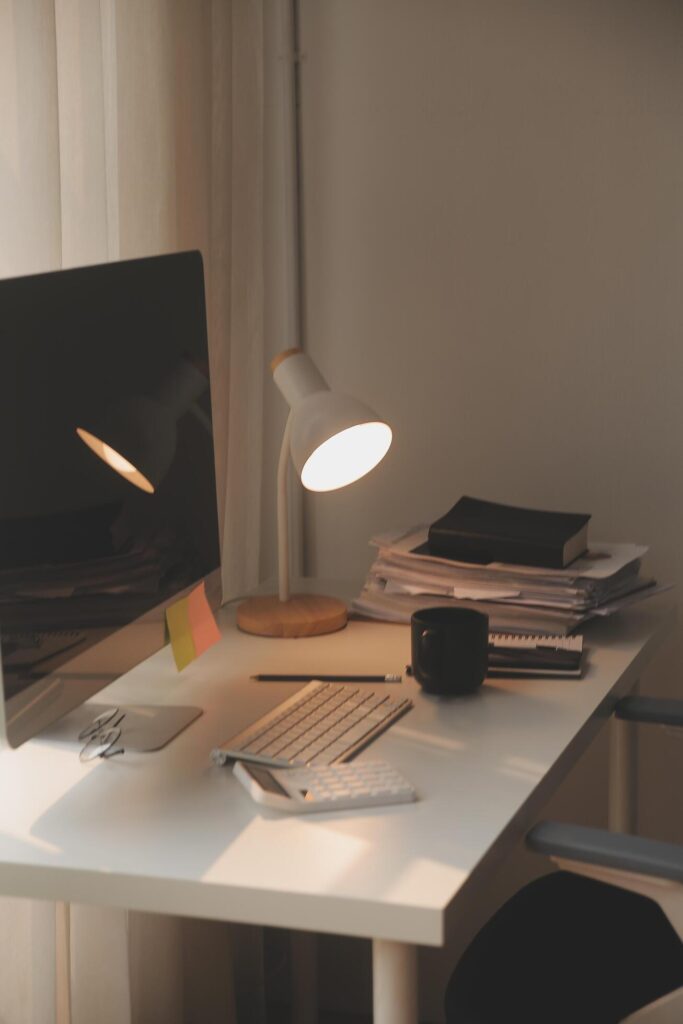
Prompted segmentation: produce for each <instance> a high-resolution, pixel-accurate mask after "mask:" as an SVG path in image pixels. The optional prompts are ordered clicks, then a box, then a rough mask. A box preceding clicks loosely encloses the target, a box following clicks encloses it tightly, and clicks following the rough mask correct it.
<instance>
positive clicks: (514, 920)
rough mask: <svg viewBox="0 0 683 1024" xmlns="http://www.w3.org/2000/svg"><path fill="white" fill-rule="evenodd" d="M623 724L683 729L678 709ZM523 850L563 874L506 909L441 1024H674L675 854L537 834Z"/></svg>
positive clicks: (470, 957) (678, 1014)
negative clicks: (547, 861)
mask: <svg viewBox="0 0 683 1024" xmlns="http://www.w3.org/2000/svg"><path fill="white" fill-rule="evenodd" d="M620 711H621V716H622V717H628V718H630V720H632V721H635V720H640V721H650V722H660V723H663V724H667V725H683V701H676V702H673V701H662V702H656V701H653V700H652V699H646V698H628V699H627V700H625V701H623V702H621V705H620ZM527 843H528V845H529V846H530V847H531V848H532V849H534V850H536V851H537V852H539V853H542V854H545V855H546V856H549V857H550V858H551V859H552V860H553V861H554V862H555V863H557V864H558V865H559V866H560V867H561V868H562V870H560V871H557V872H555V873H553V874H550V875H546V876H545V877H543V878H539V879H536V881H534V882H531V883H530V884H529V885H527V886H525V887H524V888H523V889H522V890H521V891H520V892H518V893H516V895H515V896H513V897H512V899H510V900H508V902H507V903H506V904H504V906H502V907H501V908H500V909H499V910H498V912H497V913H496V914H494V916H493V917H492V918H491V919H490V921H488V923H487V924H486V925H485V926H484V927H483V928H482V930H481V931H480V932H479V934H478V935H477V936H476V938H475V939H474V940H473V942H472V943H471V944H470V946H469V947H468V948H467V950H466V951H465V953H464V954H463V956H462V957H461V959H460V961H459V963H458V965H457V967H456V968H455V971H454V972H453V975H452V976H451V980H450V983H449V985H448V990H447V993H446V1020H447V1022H448V1024H625V1022H626V1021H628V1024H636V1021H637V1022H638V1024H641V1022H642V1024H683V847H680V846H674V845H672V844H670V843H660V842H657V841H655V840H650V839H643V838H641V837H638V836H628V835H620V834H615V833H612V832H607V831H604V830H602V829H592V828H584V827H580V826H576V825H563V824H559V823H554V822H542V823H541V824H539V825H537V826H536V827H535V828H533V829H532V830H531V832H530V833H529V835H528V836H527Z"/></svg>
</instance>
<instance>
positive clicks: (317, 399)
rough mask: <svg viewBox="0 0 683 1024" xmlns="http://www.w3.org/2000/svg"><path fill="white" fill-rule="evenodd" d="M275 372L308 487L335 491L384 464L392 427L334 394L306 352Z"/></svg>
mask: <svg viewBox="0 0 683 1024" xmlns="http://www.w3.org/2000/svg"><path fill="white" fill-rule="evenodd" d="M273 373H274V377H275V382H276V383H277V385H278V387H279V388H280V390H281V391H282V393H283V394H284V396H285V398H286V399H287V400H288V402H289V404H290V406H291V413H290V417H291V419H290V429H291V435H290V448H291V453H292V461H293V462H294V465H295V467H296V469H297V472H298V473H299V476H300V477H301V482H302V483H303V485H304V487H306V488H307V489H308V490H310V491H333V490H336V489H337V488H339V487H345V486H346V485H347V484H350V483H353V482H354V480H359V479H360V478H361V477H363V476H365V474H366V473H369V472H370V470H371V469H373V468H374V467H375V466H376V465H377V464H378V463H379V462H381V460H382V459H383V458H384V456H385V455H386V453H387V451H388V450H389V447H390V445H391V437H392V434H391V427H390V426H389V425H388V424H387V423H385V421H384V420H382V419H381V418H380V417H379V416H378V415H377V414H376V413H375V412H374V411H373V410H372V409H371V408H370V407H369V406H367V405H366V404H365V403H364V402H361V401H359V400H358V399H356V398H352V397H351V396H350V395H344V394H340V393H338V392H335V391H330V389H329V387H328V385H327V383H326V381H325V379H324V377H323V376H322V374H320V372H319V371H318V369H317V368H316V366H315V365H314V364H313V362H312V361H311V360H310V358H309V357H308V356H307V355H306V354H305V353H304V352H302V351H301V350H300V349H290V350H289V351H288V352H283V353H282V354H281V355H280V356H278V357H277V358H276V360H274V363H273Z"/></svg>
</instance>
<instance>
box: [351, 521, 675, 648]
mask: <svg viewBox="0 0 683 1024" xmlns="http://www.w3.org/2000/svg"><path fill="white" fill-rule="evenodd" d="M427 530H428V527H427V526H418V527H413V528H411V529H409V530H396V531H392V532H390V533H385V534H381V535H379V536H377V537H374V538H373V539H372V541H371V544H373V545H375V546H376V547H377V548H378V549H379V550H378V554H377V558H376V559H375V561H374V563H373V565H372V567H371V569H370V572H369V574H368V578H367V580H366V583H365V586H364V588H363V590H362V592H361V594H360V595H359V596H358V597H357V598H356V600H355V601H354V602H353V604H352V609H353V611H355V612H356V613H358V614H361V615H365V616H368V617H370V618H377V619H384V620H388V621H390V622H409V621H410V617H411V615H412V613H413V612H414V611H417V610H418V609H419V608H426V607H429V606H431V605H453V606H455V607H464V608H475V609H476V610H478V611H483V612H485V613H486V614H487V615H488V616H489V627H490V629H492V630H497V631H507V632H527V631H533V632H538V633H559V634H567V633H570V632H571V631H572V630H573V629H576V628H577V627H578V626H579V625H581V623H583V622H585V621H587V620H588V619H590V618H593V617H594V616H604V615H610V614H612V613H613V612H615V611H617V610H619V609H620V608H623V607H625V606H626V605H628V604H631V603H633V602H634V601H638V600H641V599H642V598H643V597H647V596H650V595H652V594H655V593H659V592H661V591H662V590H666V589H668V588H667V587H661V586H657V585H656V583H655V580H653V579H652V578H650V577H647V576H642V575H641V571H640V570H641V559H642V557H643V556H644V555H645V554H646V552H647V548H646V547H642V546H639V545H637V544H607V543H595V544H592V545H591V549H590V550H589V551H588V552H587V553H586V554H585V555H584V556H582V557H581V558H577V559H576V560H575V561H574V562H572V564H571V565H569V566H567V567H566V568H565V569H542V568H538V567H535V566H529V565H507V564H504V563H502V562H490V563H488V564H487V565H478V564H474V563H471V562H455V561H451V560H450V559H447V558H439V557H437V556H434V555H430V554H429V553H428V549H427Z"/></svg>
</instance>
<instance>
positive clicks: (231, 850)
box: [201, 811, 374, 893]
mask: <svg viewBox="0 0 683 1024" xmlns="http://www.w3.org/2000/svg"><path fill="white" fill-rule="evenodd" d="M271 813H272V814H273V815H275V813H276V812H271ZM338 814H343V815H344V816H345V818H347V819H348V817H349V812H348V811H344V812H338ZM314 817H315V819H316V820H315V821H303V820H302V819H301V817H297V816H296V815H293V816H292V817H291V818H289V817H288V818H283V817H281V816H278V817H275V816H273V817H266V816H265V815H263V816H259V817H258V818H254V819H253V820H252V821H250V822H249V823H248V824H247V825H246V827H245V828H243V829H242V831H241V832H240V833H239V835H238V836H236V837H235V839H234V840H233V841H232V842H231V844H230V846H229V847H228V848H227V849H225V850H224V851H223V852H222V853H221V854H220V856H219V857H217V858H216V860H215V861H214V862H213V864H211V866H210V867H208V868H207V869H206V870H205V871H204V873H203V874H202V876H201V877H202V880H203V881H206V882H211V881H213V880H214V879H215V880H217V881H218V880H220V878H221V877H222V876H224V874H225V872H226V870H229V872H230V874H231V876H232V877H239V876H240V875H242V874H243V875H244V876H246V877H249V878H250V879H253V877H254V871H255V870H257V871H258V870H259V869H262V871H263V878H264V880H265V879H268V878H269V877H270V873H271V872H272V869H273V866H274V865H278V866H281V865H282V864H289V865H290V866H291V876H292V877H291V879H290V884H291V885H292V886H293V887H294V888H298V887H299V882H301V888H302V889H305V890H307V889H309V887H310V884H311V880H312V879H315V885H316V888H317V889H318V890H319V891H321V892H326V891H329V892H332V893H334V891H335V886H336V884H337V882H338V881H339V880H340V879H342V878H344V877H345V876H346V875H347V874H348V872H349V870H350V869H352V868H355V867H357V866H358V865H359V864H360V863H362V862H363V861H364V860H365V859H366V858H368V857H374V854H373V844H372V843H371V842H370V841H369V840H367V839H361V838H359V837H358V836H355V835H349V834H345V833H339V832H337V831H333V832H328V831H327V830H325V829H324V828H321V827H320V826H321V825H322V824H323V821H324V819H327V820H328V821H329V819H330V818H331V817H332V815H330V814H319V815H315V816H314ZM334 817H335V818H336V817H337V814H335V815H334ZM302 824H303V825H305V826H306V827H307V828H308V829H310V833H311V834H310V839H311V841H310V842H306V838H305V837H304V839H303V840H302V835H301V827H302ZM265 888H267V885H266V886H265Z"/></svg>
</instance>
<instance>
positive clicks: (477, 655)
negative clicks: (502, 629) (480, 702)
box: [410, 608, 489, 696]
mask: <svg viewBox="0 0 683 1024" xmlns="http://www.w3.org/2000/svg"><path fill="white" fill-rule="evenodd" d="M410 631H411V637H410V638H411V656H412V670H413V675H414V676H415V678H416V679H417V681H418V683H420V685H421V686H422V689H423V690H424V691H425V693H435V694H441V695H443V696H457V695H460V694H465V693H472V692H473V691H474V690H476V689H477V687H478V686H481V684H482V683H483V681H484V679H485V678H486V670H487V668H488V650H489V617H488V615H484V613H483V612H475V611H473V610H472V609H470V608H423V609H422V611H419V612H414V613H413V617H412V619H411V622H410Z"/></svg>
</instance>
